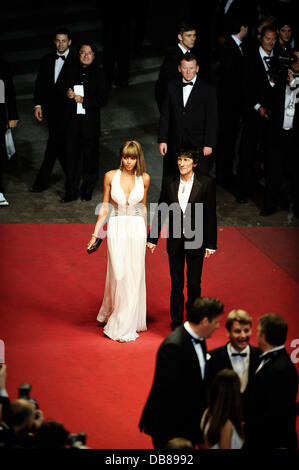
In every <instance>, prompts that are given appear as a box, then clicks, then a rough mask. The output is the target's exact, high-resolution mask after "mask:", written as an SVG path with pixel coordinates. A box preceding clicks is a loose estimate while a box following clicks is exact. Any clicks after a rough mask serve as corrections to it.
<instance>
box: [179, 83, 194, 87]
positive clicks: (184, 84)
mask: <svg viewBox="0 0 299 470" xmlns="http://www.w3.org/2000/svg"><path fill="white" fill-rule="evenodd" d="M187 85H191V86H193V82H182V87H184V86H187Z"/></svg>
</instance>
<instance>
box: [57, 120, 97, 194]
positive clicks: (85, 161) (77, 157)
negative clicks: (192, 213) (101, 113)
mask: <svg viewBox="0 0 299 470" xmlns="http://www.w3.org/2000/svg"><path fill="white" fill-rule="evenodd" d="M99 134H100V124H99V119H93V120H90V119H88V118H86V116H85V115H78V116H76V117H74V118H73V119H71V120H70V122H69V123H68V127H67V140H66V189H65V195H66V196H67V197H77V196H78V192H79V186H80V182H81V187H80V193H81V195H82V196H89V195H90V196H91V194H92V191H93V189H94V187H95V184H96V181H97V179H98V173H99ZM81 180H82V181H81Z"/></svg>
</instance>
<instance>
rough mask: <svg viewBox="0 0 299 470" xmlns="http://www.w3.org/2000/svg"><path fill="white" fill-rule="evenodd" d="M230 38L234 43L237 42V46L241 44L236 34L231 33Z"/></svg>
mask: <svg viewBox="0 0 299 470" xmlns="http://www.w3.org/2000/svg"><path fill="white" fill-rule="evenodd" d="M231 38H232V39H233V40H234V41H235V43H236V44H237V46H238V47H239V46H240V44H242V41H241V39H239V38H238V37H237V36H235V35H234V34H232V35H231Z"/></svg>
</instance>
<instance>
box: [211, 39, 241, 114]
mask: <svg viewBox="0 0 299 470" xmlns="http://www.w3.org/2000/svg"><path fill="white" fill-rule="evenodd" d="M242 48H243V49H242V50H243V55H242V53H241V51H240V49H239V47H238V46H237V44H236V42H235V41H234V40H233V39H232V37H229V38H228V39H227V41H226V42H225V43H224V44H223V45H221V46H220V47H219V61H220V69H219V80H218V103H219V107H220V106H225V108H226V112H230V110H231V109H235V108H237V109H239V110H240V109H241V108H242V107H243V105H244V101H245V97H246V94H247V85H248V84H247V74H248V70H247V51H246V47H245V46H244V45H243V44H242Z"/></svg>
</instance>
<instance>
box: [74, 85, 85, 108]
mask: <svg viewBox="0 0 299 470" xmlns="http://www.w3.org/2000/svg"><path fill="white" fill-rule="evenodd" d="M74 93H75V95H80V96H84V86H83V85H74ZM77 114H86V112H85V109H84V108H83V106H82V103H77Z"/></svg>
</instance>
